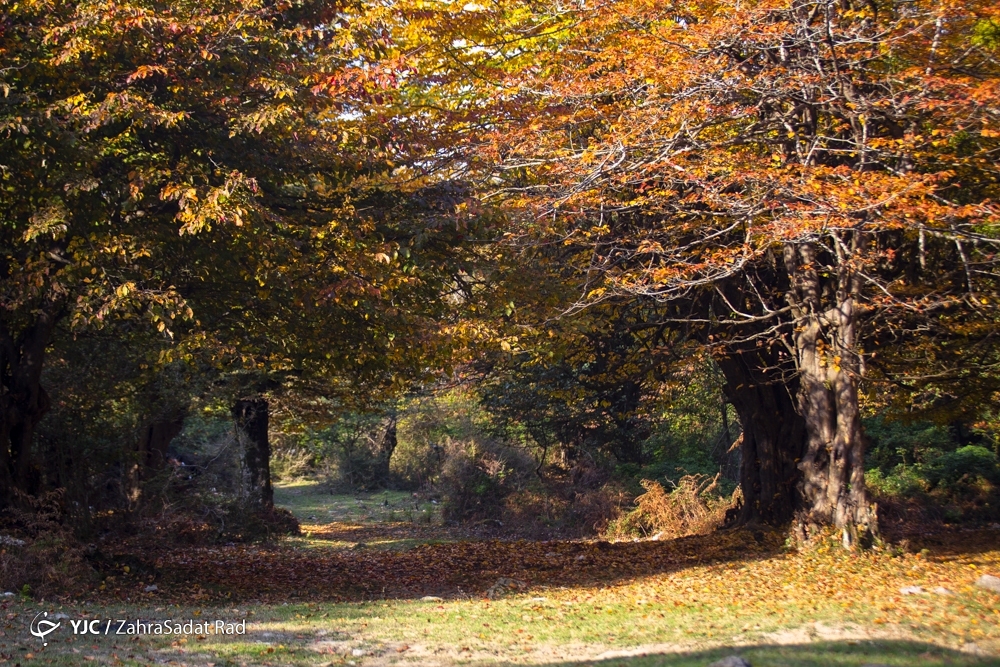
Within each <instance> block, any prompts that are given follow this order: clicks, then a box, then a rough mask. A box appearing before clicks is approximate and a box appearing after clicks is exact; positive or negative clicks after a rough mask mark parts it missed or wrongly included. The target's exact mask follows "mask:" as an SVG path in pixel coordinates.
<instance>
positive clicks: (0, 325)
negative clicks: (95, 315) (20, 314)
mask: <svg viewBox="0 0 1000 667" xmlns="http://www.w3.org/2000/svg"><path fill="white" fill-rule="evenodd" d="M50 305H51V309H46V308H42V309H40V310H39V312H38V315H37V316H36V319H35V322H34V324H32V325H31V326H30V327H28V328H26V329H25V330H24V331H22V332H21V334H20V335H19V336H18V337H17V338H16V339H14V338H12V337H11V335H10V332H9V330H8V329H7V326H6V324H5V323H4V322H2V321H0V507H4V506H7V505H9V504H10V502H11V501H12V498H13V495H14V489H17V490H19V491H22V492H25V493H33V492H35V491H37V489H35V488H32V487H33V486H34V484H33V482H37V480H38V476H37V475H33V474H32V465H31V463H32V461H31V443H32V440H33V439H34V434H35V427H36V426H37V425H38V423H39V422H40V421H41V420H42V417H44V416H45V413H47V412H48V410H49V407H50V402H49V397H48V394H46V393H45V389H44V388H43V387H42V385H41V378H42V366H43V363H44V360H45V348H46V347H47V346H48V344H49V340H50V339H51V337H52V332H53V329H54V328H55V324H56V320H57V315H56V312H55V310H56V308H57V305H56V304H50Z"/></svg>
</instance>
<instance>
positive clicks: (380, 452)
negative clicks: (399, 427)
mask: <svg viewBox="0 0 1000 667" xmlns="http://www.w3.org/2000/svg"><path fill="white" fill-rule="evenodd" d="M395 451H396V415H395V414H393V415H391V416H390V417H389V421H388V423H387V424H386V425H385V429H384V430H383V431H382V433H381V434H379V437H378V440H376V441H375V443H374V451H373V452H372V453H373V454H374V456H373V459H372V472H371V480H372V482H371V483H372V484H373V485H374V486H381V485H384V484H385V483H386V482H387V481H388V480H389V463H390V462H391V461H392V453H393V452H395Z"/></svg>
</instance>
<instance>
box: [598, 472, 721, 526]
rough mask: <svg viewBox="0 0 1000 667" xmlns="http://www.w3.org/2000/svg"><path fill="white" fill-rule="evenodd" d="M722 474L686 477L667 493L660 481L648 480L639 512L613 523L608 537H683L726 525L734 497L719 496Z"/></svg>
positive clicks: (645, 482) (640, 498)
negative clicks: (724, 522) (725, 521)
mask: <svg viewBox="0 0 1000 667" xmlns="http://www.w3.org/2000/svg"><path fill="white" fill-rule="evenodd" d="M718 483H719V475H718V474H717V475H715V476H714V477H708V476H707V475H685V476H684V477H681V478H680V480H679V481H678V483H677V485H676V486H675V487H674V488H673V489H672V490H671V491H670V492H667V490H666V489H664V488H663V485H662V484H660V483H659V482H657V481H653V480H648V479H644V480H642V482H641V484H642V486H643V488H644V489H646V492H645V493H644V494H642V495H641V496H639V497H638V498H636V499H635V505H636V507H635V509H633V510H632V511H630V512H628V513H627V514H626V515H625V516H623V517H621V518H620V519H618V520H617V521H615V522H613V523H612V524H611V525H610V526H609V527H608V531H607V535H608V537H610V538H612V539H622V538H628V537H635V536H639V535H641V536H652V535H656V536H658V537H664V538H675V537H683V536H684V535H697V534H702V533H706V532H709V531H711V530H714V529H715V528H718V527H719V526H720V525H722V522H723V520H724V519H725V516H726V510H727V509H729V508H730V507H732V506H733V502H734V500H735V494H734V497H733V498H730V499H726V498H722V497H720V496H718V495H717V494H716V493H715V491H716V490H717V489H718Z"/></svg>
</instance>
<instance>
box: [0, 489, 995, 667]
mask: <svg viewBox="0 0 1000 667" xmlns="http://www.w3.org/2000/svg"><path fill="white" fill-rule="evenodd" d="M276 501H277V504H279V505H281V506H284V507H288V508H289V509H291V510H292V511H293V512H294V513H295V514H296V516H297V517H298V518H299V519H300V521H301V522H302V531H303V536H302V537H297V538H287V539H283V540H279V541H275V542H272V543H268V544H262V545H220V546H212V547H206V546H185V545H173V546H170V545H160V546H159V547H158V548H157V549H156V550H155V551H151V550H150V548H149V546H148V545H145V546H143V545H139V544H130V543H128V542H122V543H121V544H119V545H118V551H117V553H116V554H115V561H114V562H115V563H116V564H117V565H116V567H117V568H118V569H117V570H116V572H117V574H115V575H114V576H111V577H108V578H107V579H105V580H104V582H103V584H101V585H100V588H99V589H96V590H94V591H93V592H92V594H91V595H89V596H87V597H86V598H85V599H82V600H77V601H58V602H52V601H48V602H46V601H44V600H34V601H29V600H19V599H16V598H6V599H5V601H3V602H0V607H2V609H3V613H4V614H5V618H6V621H5V625H4V629H3V630H2V631H0V665H11V667H16V666H17V665H19V664H20V665H22V666H24V667H27V666H28V665H36V664H37V665H67V666H68V665H114V666H115V667H117V666H120V665H129V666H134V665H151V664H172V665H190V666H192V667H193V666H195V665H197V666H200V667H221V666H223V665H226V666H230V665H231V666H234V667H235V666H239V667H242V666H244V665H245V666H248V667H249V666H251V665H253V666H258V665H259V666H270V665H275V666H276V665H301V666H303V667H306V666H310V667H316V666H319V665H324V666H328V665H356V666H358V667H375V666H383V665H385V666H388V665H399V666H400V667H402V666H404V665H459V664H462V665H466V664H468V665H480V664H482V665H485V664H491V665H497V664H500V665H514V664H518V665H520V664H536V665H553V666H554V665H560V666H565V667H570V666H575V665H602V666H605V665H606V666H609V667H610V666H611V665H621V666H622V667H646V666H652V665H670V666H677V667H680V666H685V667H687V666H690V667H695V666H697V667H705V666H706V665H709V664H711V663H712V662H713V661H715V660H718V659H720V658H723V657H726V656H732V655H739V656H742V657H743V658H745V659H746V660H748V661H749V662H750V663H751V664H752V665H753V666H754V667H765V666H773V667H778V666H793V665H794V666H797V665H802V666H816V667H818V666H820V665H823V666H826V665H837V666H844V667H846V666H854V667H861V666H863V665H876V664H878V665H894V666H900V667H901V666H903V665H926V666H928V667H935V666H938V665H942V666H943V665H962V666H964V665H970V666H971V665H997V666H1000V594H997V593H992V592H989V591H986V590H983V589H980V588H977V587H975V586H974V583H975V581H976V579H977V578H978V577H979V576H980V575H982V574H984V573H991V574H994V575H1000V530H998V529H995V528H991V529H984V530H960V529H956V530H949V531H947V532H941V533H937V534H927V535H923V536H920V537H914V538H912V543H911V545H910V548H909V550H910V551H916V552H917V553H908V552H904V551H903V550H891V549H886V550H881V551H872V552H867V553H862V554H857V553H847V552H845V551H843V550H842V549H839V548H826V547H819V548H817V549H814V550H810V551H803V552H796V551H793V550H790V549H789V548H787V547H786V546H785V540H784V537H783V536H782V535H780V534H777V533H767V532H760V531H735V532H719V533H715V534H712V535H708V536H696V537H688V538H682V539H677V540H665V541H652V540H647V541H638V542H618V543H613V544H612V543H608V542H601V541H583V540H576V541H547V542H539V541H535V542H531V541H516V542H515V541H499V540H482V539H473V538H471V537H470V536H469V535H468V534H463V533H461V532H456V531H454V530H451V529H450V528H448V527H445V526H442V525H441V523H440V519H439V516H438V512H437V506H436V505H435V504H433V503H430V502H421V501H418V500H416V499H414V498H413V497H412V496H410V495H408V494H402V493H388V494H385V493H381V494H370V495H366V496H364V497H362V496H350V495H348V496H333V495H329V494H325V493H323V492H322V490H321V488H320V487H319V486H318V485H316V484H312V483H308V482H301V483H297V484H289V485H284V486H281V487H279V488H278V489H277V492H276ZM154 587H155V588H154ZM907 587H919V590H918V589H912V590H913V592H911V593H905V592H904V590H903V589H905V588H907ZM43 613H47V614H48V615H49V616H47V617H44V616H39V614H43ZM36 619H41V620H49V619H51V620H50V622H58V623H60V627H59V628H57V629H55V630H53V631H52V632H51V634H49V635H47V636H46V637H45V640H46V641H47V642H48V645H47V646H43V645H42V640H41V639H40V638H38V637H36V636H32V635H31V634H30V633H29V625H30V624H31V623H32V621H35V625H34V626H32V627H34V628H38V627H39V626H38V620H36ZM81 619H86V620H87V621H88V622H89V621H93V620H98V621H99V622H98V623H97V624H96V625H94V627H95V628H96V629H97V630H98V634H96V635H94V634H85V635H84V634H74V633H73V630H72V627H71V624H75V625H76V626H77V627H78V628H79V627H81V626H80V620H81ZM166 619H171V620H173V621H174V622H175V623H176V622H177V621H181V622H184V621H188V620H190V621H192V628H191V629H192V630H195V631H196V632H193V633H192V634H185V635H171V636H157V635H148V634H143V635H137V634H135V632H132V633H130V632H129V630H130V628H129V624H130V623H131V624H134V623H135V622H136V621H137V620H141V621H143V622H144V623H146V624H148V625H153V624H155V623H156V622H157V621H159V622H160V623H161V624H162V623H163V621H164V620H166ZM119 620H124V621H125V623H119V622H118V621H119ZM216 620H220V621H223V622H224V623H239V622H241V621H243V620H245V621H246V624H245V628H246V632H245V634H242V635H235V636H226V635H218V634H213V633H212V632H210V631H209V630H210V629H214V628H215V625H214V622H215V621H216ZM206 621H208V622H209V624H211V628H209V629H204V631H202V632H200V633H199V632H197V629H198V628H197V627H196V626H195V625H194V624H196V623H199V622H200V623H205V622H206ZM44 627H45V628H48V627H51V626H44Z"/></svg>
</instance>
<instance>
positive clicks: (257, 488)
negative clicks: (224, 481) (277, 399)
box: [232, 398, 274, 510]
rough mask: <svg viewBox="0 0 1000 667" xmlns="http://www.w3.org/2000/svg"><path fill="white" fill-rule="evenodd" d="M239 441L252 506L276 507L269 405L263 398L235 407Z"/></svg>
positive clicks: (244, 402)
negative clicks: (272, 479)
mask: <svg viewBox="0 0 1000 667" xmlns="http://www.w3.org/2000/svg"><path fill="white" fill-rule="evenodd" d="M232 414H233V421H234V422H235V424H236V440H237V442H238V443H239V446H240V454H241V457H242V464H243V493H244V496H245V498H246V500H247V502H248V504H249V505H251V506H253V507H257V508H259V509H261V510H271V509H272V508H273V507H274V491H273V490H272V489H271V444H270V442H269V441H268V438H267V428H268V404H267V400H266V399H263V398H243V399H240V400H238V401H236V405H234V406H233V409H232Z"/></svg>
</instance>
